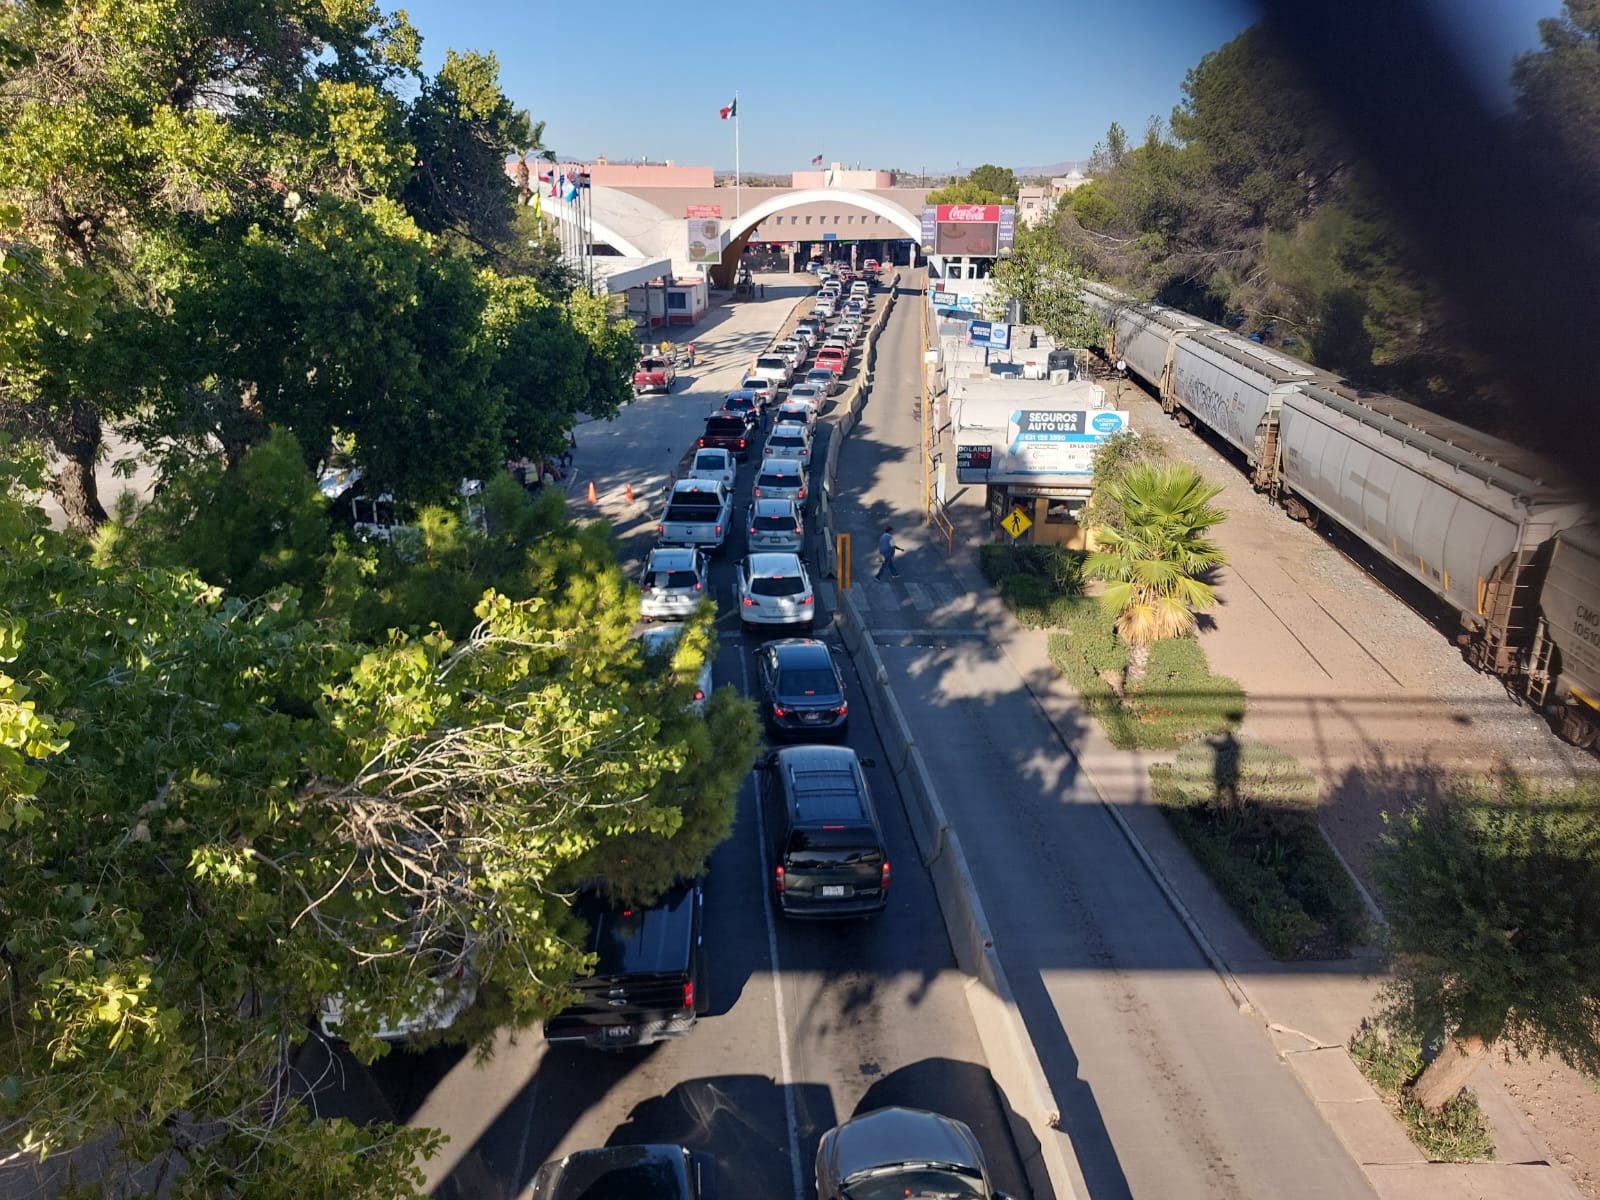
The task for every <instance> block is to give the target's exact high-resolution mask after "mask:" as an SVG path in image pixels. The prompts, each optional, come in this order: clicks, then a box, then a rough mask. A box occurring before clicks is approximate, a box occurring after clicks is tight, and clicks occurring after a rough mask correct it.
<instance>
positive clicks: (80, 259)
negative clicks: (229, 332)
mask: <svg viewBox="0 0 1600 1200" xmlns="http://www.w3.org/2000/svg"><path fill="white" fill-rule="evenodd" d="M415 54H416V40H415V35H414V33H413V32H412V31H411V29H410V27H409V26H408V25H407V24H406V23H405V22H404V20H403V19H401V18H386V17H381V16H379V15H378V14H376V13H375V12H372V11H369V10H367V9H356V10H352V9H351V7H350V6H349V5H348V4H346V3H344V2H343V0H307V2H306V3H299V4H294V5H289V6H285V5H270V4H261V3H255V2H251V0H247V2H245V3H240V4H220V5H217V4H193V3H167V2H165V0H129V2H123V0H118V2H115V3H113V2H111V0H87V2H85V3H81V4H73V5H66V4H13V5H6V6H4V7H3V8H0V56H3V57H0V127H4V128H5V130H6V137H5V138H3V139H0V207H5V208H9V209H12V210H14V211H15V213H16V214H17V217H18V234H19V243H20V245H19V248H18V252H19V253H21V254H23V255H25V256H26V257H29V258H31V259H32V260H33V261H34V262H36V263H37V264H38V266H39V271H38V274H37V276H36V277H37V278H39V279H42V280H50V281H53V282H52V286H55V287H61V288H65V289H67V294H68V296H70V297H75V298H76V303H78V304H83V303H90V304H92V311H91V312H90V313H89V314H88V319H87V320H84V319H79V320H77V321H75V322H72V323H58V324H53V325H50V326H48V327H40V328H39V329H38V330H37V336H36V337H35V338H34V340H33V342H32V344H31V345H30V347H29V349H30V354H29V356H28V360H27V361H26V362H22V363H0V422H3V423H4V425H5V427H7V428H9V429H11V430H12V431H13V432H16V433H21V434H23V435H25V436H29V437H33V438H37V439H39V440H40V441H41V442H43V443H44V444H46V445H48V446H50V447H51V448H52V450H53V451H54V453H55V454H56V455H58V456H59V458H60V461H61V467H60V470H59V473H58V477H57V487H58V490H59V494H60V498H61V501H62V506H63V509H64V510H65V512H66V514H67V517H68V520H69V521H70V522H71V523H72V524H73V525H74V526H77V527H79V528H90V527H92V526H94V525H96V524H98V523H99V522H101V521H102V520H104V517H105V512H104V509H103V508H102V506H101V504H100V501H99V498H98V496H97V494H96V491H95V485H94V464H95V461H96V459H97V457H98V455H99V453H100V449H101V427H102V421H103V419H105V418H107V417H116V416H120V415H124V414H126V413H127V412H129V411H131V410H132V409H133V408H135V407H137V405H138V403H139V400H140V396H141V389H142V387H143V383H144V379H143V374H144V371H145V369H146V368H147V366H148V362H149V355H150V352H149V347H148V333H147V331H146V322H147V320H148V319H150V318H151V317H155V316H159V314H160V313H161V312H162V311H163V309H164V307H165V305H166V302H167V298H168V296H169V295H170V294H171V291H172V290H173V289H174V288H175V287H176V286H178V285H179V284H180V283H181V282H182V281H183V279H184V278H185V276H186V273H187V270H188V267H187V262H188V259H189V256H190V254H191V253H192V249H193V247H194V245H195V244H196V241H197V240H199V239H204V238H206V237H208V236H211V235H212V232H213V231H215V230H217V229H219V228H227V227H229V225H230V222H231V221H233V220H236V219H237V217H238V215H239V214H240V213H242V212H246V211H249V210H251V209H253V208H257V207H260V206H262V205H263V204H271V203H276V202H277V201H278V199H279V197H280V196H281V194H282V191H283V186H284V181H285V179H286V178H288V179H292V181H293V182H292V183H291V184H290V186H301V187H305V188H307V189H308V190H309V189H311V188H321V187H327V188H333V189H337V188H344V189H346V190H347V194H348V193H350V192H354V191H358V190H360V189H361V188H363V187H366V186H370V182H371V181H372V180H373V179H375V178H378V179H381V178H382V177H383V173H384V172H385V171H386V170H391V169H392V168H393V167H394V166H396V165H397V164H404V163H408V162H409V153H408V152H402V151H398V150H397V149H394V148H393V147H392V137H390V143H391V148H390V149H388V150H385V149H383V148H382V146H381V145H379V144H378V142H377V141H375V140H374V139H373V138H372V137H370V136H366V135H368V134H370V133H372V132H373V131H377V132H378V133H379V134H380V136H388V135H391V134H392V132H393V129H392V128H390V127H389V124H388V123H389V119H390V117H391V116H392V114H393V112H394V111H395V106H394V104H393V102H392V100H387V99H385V92H384V88H385V85H386V84H387V83H388V82H389V81H390V80H391V79H392V78H393V77H394V75H395V74H396V73H397V72H399V71H404V70H406V69H409V68H410V66H411V65H412V64H414V62H415ZM319 127H320V128H321V130H322V131H323V134H324V136H322V137H321V138H317V139H313V140H314V142H315V144H316V145H317V146H319V147H325V148H326V153H324V154H323V155H322V158H321V160H320V162H311V163H307V162H306V161H305V156H304V155H301V154H299V152H298V148H299V147H300V146H302V145H304V144H305V142H306V139H307V135H308V134H310V133H312V132H313V131H314V130H315V129H317V128H319ZM297 166H299V167H302V168H303V169H295V167H297ZM91 334H92V335H93V336H91Z"/></svg>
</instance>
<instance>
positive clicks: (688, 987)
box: [683, 979, 694, 1009]
mask: <svg viewBox="0 0 1600 1200" xmlns="http://www.w3.org/2000/svg"><path fill="white" fill-rule="evenodd" d="M683 1007H684V1008H685V1009H690V1008H693V1007H694V980H692V979H685V980H684V981H683Z"/></svg>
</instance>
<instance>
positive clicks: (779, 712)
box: [772, 704, 789, 717]
mask: <svg viewBox="0 0 1600 1200" xmlns="http://www.w3.org/2000/svg"><path fill="white" fill-rule="evenodd" d="M772 715H773V716H775V717H787V716H788V715H789V710H788V709H787V708H783V707H781V706H780V705H777V704H774V705H773V706H772Z"/></svg>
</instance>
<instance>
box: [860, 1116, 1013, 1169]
mask: <svg viewBox="0 0 1600 1200" xmlns="http://www.w3.org/2000/svg"><path fill="white" fill-rule="evenodd" d="M832 1135H833V1153H834V1159H835V1163H836V1165H837V1169H838V1172H839V1178H840V1179H842V1180H848V1179H849V1178H850V1177H851V1176H852V1175H855V1174H858V1173H859V1172H861V1171H870V1170H871V1169H872V1168H874V1167H882V1166H888V1165H890V1164H893V1163H902V1162H944V1163H951V1164H952V1165H957V1166H961V1167H965V1168H967V1169H969V1170H971V1171H974V1172H977V1171H980V1170H982V1168H983V1162H982V1158H981V1156H980V1154H979V1151H978V1146H977V1143H976V1141H975V1140H974V1139H973V1136H972V1131H971V1130H969V1129H968V1128H967V1127H966V1126H965V1125H963V1124H962V1123H961V1122H959V1121H954V1120H951V1119H950V1118H949V1117H945V1116H940V1115H939V1114H938V1113H931V1112H925V1111H923V1110H922V1109H918V1108H880V1109H877V1110H876V1111H874V1112H869V1113H865V1114H863V1115H862V1116H859V1117H856V1118H854V1119H853V1120H849V1121H846V1122H845V1123H844V1124H843V1125H840V1126H838V1127H837V1128H836V1129H834V1130H833V1131H832Z"/></svg>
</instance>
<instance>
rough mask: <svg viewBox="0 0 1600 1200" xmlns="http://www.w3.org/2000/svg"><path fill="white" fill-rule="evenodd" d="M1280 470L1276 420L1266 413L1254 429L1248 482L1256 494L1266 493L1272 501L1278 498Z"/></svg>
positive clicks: (1275, 416)
mask: <svg viewBox="0 0 1600 1200" xmlns="http://www.w3.org/2000/svg"><path fill="white" fill-rule="evenodd" d="M1281 478H1282V469H1281V467H1280V465H1279V463H1278V418H1277V415H1276V414H1274V413H1268V414H1267V415H1266V416H1265V417H1263V418H1262V419H1261V425H1260V426H1259V427H1258V428H1257V429H1256V446H1255V455H1254V457H1253V458H1252V460H1251V463H1250V482H1251V483H1252V484H1254V485H1255V489H1256V491H1258V492H1266V493H1267V495H1268V496H1269V497H1271V498H1272V499H1273V500H1276V499H1277V498H1278V483H1279V480H1280V479H1281Z"/></svg>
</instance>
